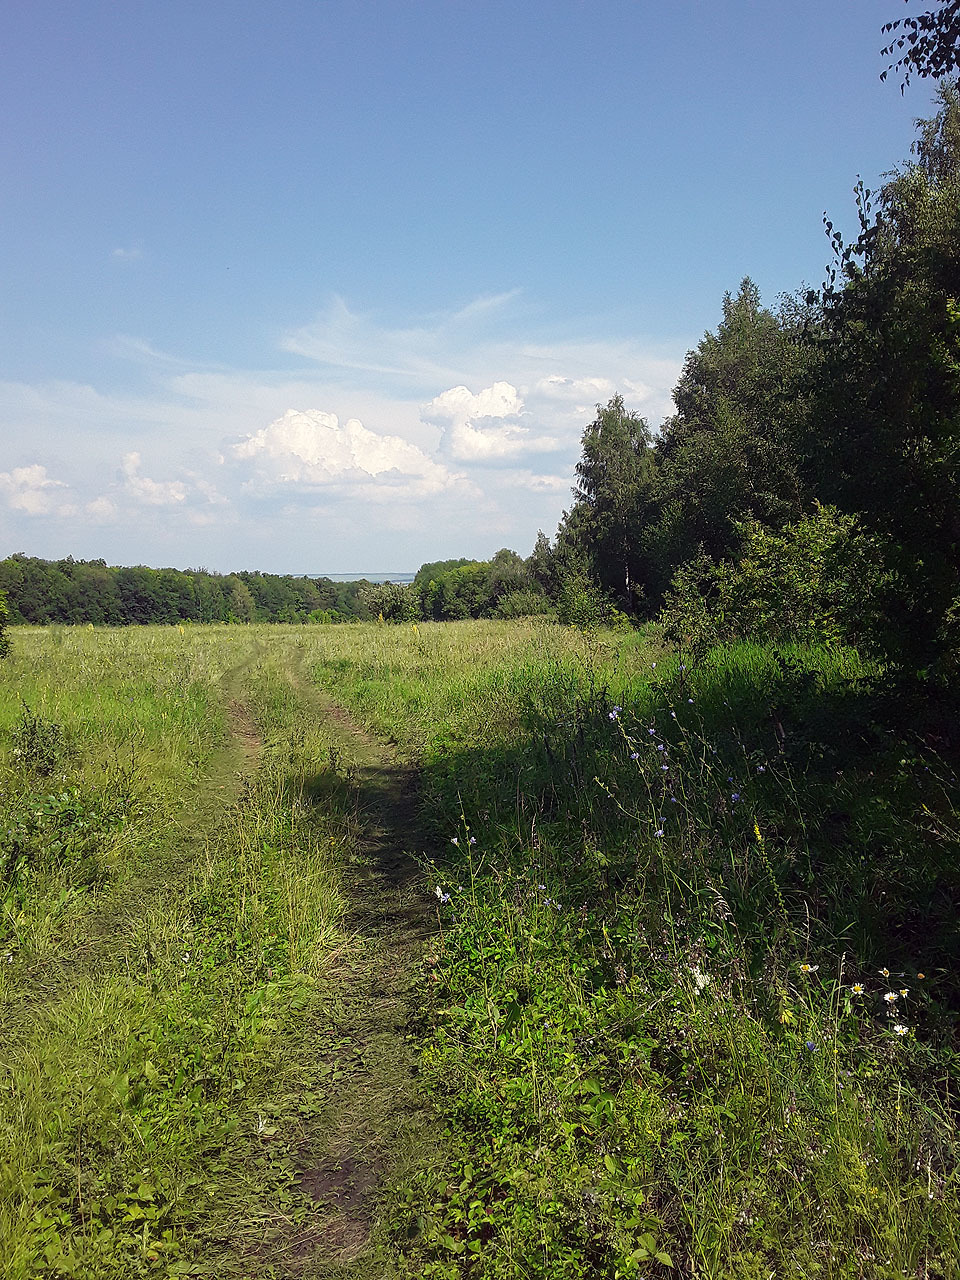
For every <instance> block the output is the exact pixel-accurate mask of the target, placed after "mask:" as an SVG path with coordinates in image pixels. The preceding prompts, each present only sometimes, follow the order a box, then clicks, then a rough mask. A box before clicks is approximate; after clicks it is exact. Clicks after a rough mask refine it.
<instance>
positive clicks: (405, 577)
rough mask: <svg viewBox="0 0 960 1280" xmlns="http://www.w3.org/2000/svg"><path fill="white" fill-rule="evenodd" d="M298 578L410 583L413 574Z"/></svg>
mask: <svg viewBox="0 0 960 1280" xmlns="http://www.w3.org/2000/svg"><path fill="white" fill-rule="evenodd" d="M296 576H297V577H298V578H329V579H330V581H331V582H361V581H364V580H366V581H367V582H412V581H413V580H414V578H415V577H416V576H417V575H416V574H415V573H299V574H297V575H296Z"/></svg>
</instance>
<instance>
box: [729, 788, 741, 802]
mask: <svg viewBox="0 0 960 1280" xmlns="http://www.w3.org/2000/svg"><path fill="white" fill-rule="evenodd" d="M730 799H731V801H732V802H733V804H736V803H737V801H738V800H739V799H740V792H739V791H733V792H731V793H730Z"/></svg>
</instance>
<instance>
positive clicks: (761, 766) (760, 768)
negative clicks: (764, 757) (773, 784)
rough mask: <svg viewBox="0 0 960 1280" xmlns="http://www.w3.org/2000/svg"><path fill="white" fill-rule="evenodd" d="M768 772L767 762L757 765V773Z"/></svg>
mask: <svg viewBox="0 0 960 1280" xmlns="http://www.w3.org/2000/svg"><path fill="white" fill-rule="evenodd" d="M766 772H767V766H766V765H765V764H758V765H757V773H766Z"/></svg>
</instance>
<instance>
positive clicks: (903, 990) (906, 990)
mask: <svg viewBox="0 0 960 1280" xmlns="http://www.w3.org/2000/svg"><path fill="white" fill-rule="evenodd" d="M900 994H901V995H902V996H903V998H904V1000H906V998H907V996H908V995H909V994H910V988H909V987H901V988H900Z"/></svg>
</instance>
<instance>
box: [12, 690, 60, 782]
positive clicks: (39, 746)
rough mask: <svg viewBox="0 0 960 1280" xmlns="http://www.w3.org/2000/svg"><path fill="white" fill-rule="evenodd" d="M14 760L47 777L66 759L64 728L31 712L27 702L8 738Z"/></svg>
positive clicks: (36, 712)
mask: <svg viewBox="0 0 960 1280" xmlns="http://www.w3.org/2000/svg"><path fill="white" fill-rule="evenodd" d="M10 741H11V745H12V748H13V758H14V759H15V760H16V761H18V763H20V764H21V765H24V766H25V767H26V768H28V769H30V770H32V771H33V772H34V773H37V774H39V775H40V776H41V777H43V778H46V777H49V775H50V774H51V773H53V772H54V770H55V769H57V768H58V767H59V766H60V765H61V764H62V763H63V761H64V759H65V758H66V756H67V751H68V747H67V740H66V736H65V735H64V732H63V726H62V725H61V724H58V723H57V722H56V721H55V720H47V719H46V718H45V717H44V716H43V715H42V714H41V713H40V712H39V711H31V710H30V708H29V707H28V706H27V704H26V703H24V704H23V710H22V711H21V713H20V718H19V720H18V721H17V723H16V724H15V725H14V726H13V732H12V733H11V735H10Z"/></svg>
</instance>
